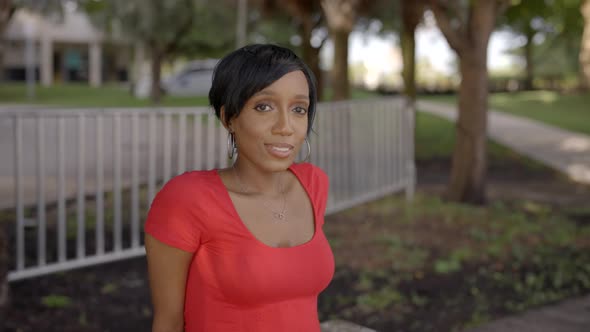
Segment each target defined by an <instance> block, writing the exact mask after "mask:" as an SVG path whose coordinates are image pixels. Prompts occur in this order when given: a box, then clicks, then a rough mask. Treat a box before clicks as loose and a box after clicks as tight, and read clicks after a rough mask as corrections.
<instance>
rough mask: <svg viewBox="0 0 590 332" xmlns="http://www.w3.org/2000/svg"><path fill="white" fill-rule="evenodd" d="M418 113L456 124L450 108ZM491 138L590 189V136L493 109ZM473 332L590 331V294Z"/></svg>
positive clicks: (428, 106) (427, 107) (435, 106)
mask: <svg viewBox="0 0 590 332" xmlns="http://www.w3.org/2000/svg"><path fill="white" fill-rule="evenodd" d="M417 109H418V110H419V111H423V112H426V113H430V114H433V115H436V116H439V117H442V118H445V119H448V120H450V121H453V122H454V121H455V119H456V117H457V111H456V107H455V106H453V105H449V104H442V103H433V102H426V101H419V102H418V103H417ZM488 116H489V118H488V136H489V137H490V138H491V139H492V140H494V141H496V142H498V143H500V144H502V145H505V146H507V147H509V148H510V149H513V150H515V151H517V152H518V153H520V154H522V155H525V156H527V157H530V158H531V159H534V160H537V161H539V162H541V163H543V164H546V165H548V166H550V167H552V168H554V169H556V170H558V171H561V172H563V173H565V174H567V175H568V176H569V177H570V178H571V179H572V180H574V181H577V182H580V183H585V184H590V136H588V135H584V134H579V133H573V132H569V131H567V130H563V129H560V128H556V127H552V126H549V125H546V124H544V123H540V122H537V121H534V120H530V119H526V118H522V117H518V116H513V115H510V114H506V113H500V112H497V111H493V110H490V112H489V113H488ZM466 331H467V332H512V331H514V332H590V295H587V296H585V297H581V298H577V299H570V300H565V301H563V302H560V303H557V304H554V305H550V306H546V307H542V308H540V309H536V310H530V311H526V312H524V313H522V314H519V315H515V316H511V317H507V318H503V319H499V320H496V321H493V322H490V323H488V324H484V325H482V326H480V327H476V328H472V329H468V330H466Z"/></svg>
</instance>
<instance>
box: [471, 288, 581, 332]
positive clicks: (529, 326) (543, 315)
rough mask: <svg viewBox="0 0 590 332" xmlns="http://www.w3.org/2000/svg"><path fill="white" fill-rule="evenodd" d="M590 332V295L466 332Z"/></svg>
mask: <svg viewBox="0 0 590 332" xmlns="http://www.w3.org/2000/svg"><path fill="white" fill-rule="evenodd" d="M512 331H514V332H588V331H590V295H588V296H585V297H581V298H577V299H571V300H566V301H563V302H560V303H557V304H555V305H551V306H546V307H542V308H540V309H536V310H530V311H527V312H525V313H523V314H521V315H517V316H513V317H507V318H503V319H499V320H496V321H493V322H491V323H488V324H484V325H483V326H480V327H476V328H473V329H468V330H465V332H512Z"/></svg>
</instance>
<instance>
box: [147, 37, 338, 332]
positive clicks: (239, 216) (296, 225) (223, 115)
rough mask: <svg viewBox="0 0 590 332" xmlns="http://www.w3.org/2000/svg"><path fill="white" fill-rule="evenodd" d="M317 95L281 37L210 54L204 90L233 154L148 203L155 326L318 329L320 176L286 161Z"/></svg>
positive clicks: (326, 263)
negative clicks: (215, 59) (228, 162)
mask: <svg viewBox="0 0 590 332" xmlns="http://www.w3.org/2000/svg"><path fill="white" fill-rule="evenodd" d="M316 99H317V97H316V88H315V84H314V79H313V75H312V73H311V71H310V70H309V69H308V67H307V66H306V65H305V64H304V63H303V62H302V61H301V60H300V59H299V58H298V57H297V56H296V55H295V54H294V53H293V52H292V51H290V50H288V49H286V48H282V47H279V46H274V45H250V46H246V47H244V48H241V49H238V50H236V51H234V52H232V53H230V54H229V55H227V56H226V57H225V58H223V59H222V60H221V61H220V62H219V64H218V65H217V67H216V69H215V72H214V76H213V83H212V87H211V90H210V92H209V101H210V103H211V105H212V107H213V108H214V109H215V114H216V115H217V117H218V118H219V119H220V120H221V122H222V123H223V125H224V126H225V128H226V129H227V130H228V146H229V150H228V154H229V157H230V158H234V157H235V162H234V164H233V165H232V167H230V168H227V169H219V170H215V169H214V170H207V171H193V172H187V173H184V174H182V175H180V176H177V177H175V178H173V179H172V180H170V181H169V182H168V183H167V184H166V185H165V186H164V188H162V190H161V191H160V192H159V193H158V194H157V196H156V197H155V199H154V201H153V203H152V206H151V208H150V211H149V214H148V218H147V221H146V224H145V232H146V238H145V245H146V251H147V260H148V270H149V277H150V287H151V292H152V302H153V305H154V320H153V331H188V332H197V331H199V332H201V331H207V332H209V331H214V332H218V331H228V332H230V331H231V332H241V331H244V332H246V331H247V332H250V331H251V332H265V331H273V332H276V331H281V332H288V331H305V332H308V331H320V326H319V321H318V316H317V296H318V294H319V293H320V292H321V291H322V290H323V289H325V288H326V287H327V286H328V284H329V283H330V280H331V279H332V276H333V273H334V257H333V255H332V251H331V249H330V246H329V244H328V242H327V240H326V238H325V236H324V234H323V232H322V225H323V223H324V212H325V209H326V202H327V195H328V179H327V177H326V175H325V173H324V172H323V171H322V170H320V169H319V168H318V167H316V166H313V165H311V164H309V163H295V157H296V156H297V154H298V152H299V151H300V149H301V148H302V146H303V145H304V143H305V142H306V139H307V135H308V134H309V132H310V130H311V127H312V124H313V119H314V113H315V110H316ZM305 145H306V146H307V149H309V144H308V143H307V144H305ZM307 152H309V150H307ZM235 155H237V156H235Z"/></svg>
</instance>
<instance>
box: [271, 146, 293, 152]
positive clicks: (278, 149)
mask: <svg viewBox="0 0 590 332" xmlns="http://www.w3.org/2000/svg"><path fill="white" fill-rule="evenodd" d="M272 149H273V150H277V151H280V152H287V151H289V148H279V147H276V146H273V147H272Z"/></svg>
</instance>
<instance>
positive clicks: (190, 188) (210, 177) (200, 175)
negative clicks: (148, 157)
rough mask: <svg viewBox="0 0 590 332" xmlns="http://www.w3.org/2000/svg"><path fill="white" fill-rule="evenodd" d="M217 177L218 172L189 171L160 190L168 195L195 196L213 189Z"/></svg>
mask: <svg viewBox="0 0 590 332" xmlns="http://www.w3.org/2000/svg"><path fill="white" fill-rule="evenodd" d="M216 176H217V171H216V170H204V171H188V172H184V173H182V174H180V175H177V176H174V177H173V178H171V179H170V180H169V181H168V182H166V184H164V186H163V187H162V189H161V190H160V192H161V193H162V192H164V193H167V194H178V195H181V196H180V197H182V196H185V194H194V193H196V192H199V191H202V190H204V189H208V188H211V186H212V185H213V184H214V183H215V181H216Z"/></svg>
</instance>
